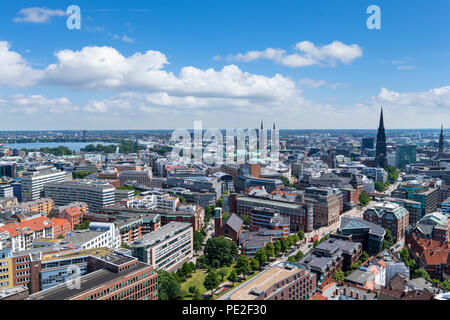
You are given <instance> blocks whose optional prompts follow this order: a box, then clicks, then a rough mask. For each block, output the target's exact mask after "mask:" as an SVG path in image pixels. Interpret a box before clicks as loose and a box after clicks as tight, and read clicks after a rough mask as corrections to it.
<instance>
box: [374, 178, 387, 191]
mask: <svg viewBox="0 0 450 320" xmlns="http://www.w3.org/2000/svg"><path fill="white" fill-rule="evenodd" d="M375 190H377V191H378V192H384V191H385V190H386V184H384V183H383V182H380V181H375Z"/></svg>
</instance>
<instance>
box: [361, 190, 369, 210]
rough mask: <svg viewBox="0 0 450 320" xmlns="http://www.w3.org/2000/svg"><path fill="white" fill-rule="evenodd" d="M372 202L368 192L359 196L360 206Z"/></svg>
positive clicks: (363, 192)
mask: <svg viewBox="0 0 450 320" xmlns="http://www.w3.org/2000/svg"><path fill="white" fill-rule="evenodd" d="M369 202H370V196H369V195H368V194H367V192H366V191H364V190H363V191H362V192H361V194H360V195H359V204H360V205H361V206H363V207H364V206H365V205H367V204H368V203H369Z"/></svg>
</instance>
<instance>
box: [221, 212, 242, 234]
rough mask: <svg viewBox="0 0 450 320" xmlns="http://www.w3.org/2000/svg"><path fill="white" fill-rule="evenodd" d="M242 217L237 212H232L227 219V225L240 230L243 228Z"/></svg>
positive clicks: (237, 230) (236, 230)
mask: <svg viewBox="0 0 450 320" xmlns="http://www.w3.org/2000/svg"><path fill="white" fill-rule="evenodd" d="M242 224H243V222H242V219H241V218H240V217H239V216H237V215H236V214H235V213H232V214H231V215H230V216H229V217H228V219H227V220H226V221H225V225H227V226H229V227H230V228H231V229H233V230H234V231H235V232H239V231H240V230H241V228H242Z"/></svg>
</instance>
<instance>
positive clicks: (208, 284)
mask: <svg viewBox="0 0 450 320" xmlns="http://www.w3.org/2000/svg"><path fill="white" fill-rule="evenodd" d="M219 284H220V280H219V276H218V274H217V271H216V270H211V271H210V272H209V273H208V274H207V275H206V278H205V280H204V281H203V285H204V286H205V288H206V289H207V290H213V289H216V288H217V287H218V286H219Z"/></svg>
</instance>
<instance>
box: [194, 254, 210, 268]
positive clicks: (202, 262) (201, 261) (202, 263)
mask: <svg viewBox="0 0 450 320" xmlns="http://www.w3.org/2000/svg"><path fill="white" fill-rule="evenodd" d="M206 264H207V263H206V257H205V256H204V255H203V256H200V257H197V261H196V265H197V268H200V269H203V268H205V266H206Z"/></svg>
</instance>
